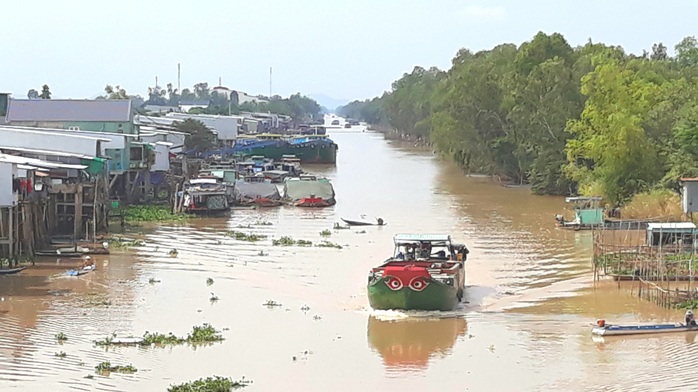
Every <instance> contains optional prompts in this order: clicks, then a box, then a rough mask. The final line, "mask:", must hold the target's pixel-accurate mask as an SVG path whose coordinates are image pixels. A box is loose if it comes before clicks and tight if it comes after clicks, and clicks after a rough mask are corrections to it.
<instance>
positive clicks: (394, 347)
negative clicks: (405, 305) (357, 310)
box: [368, 316, 467, 372]
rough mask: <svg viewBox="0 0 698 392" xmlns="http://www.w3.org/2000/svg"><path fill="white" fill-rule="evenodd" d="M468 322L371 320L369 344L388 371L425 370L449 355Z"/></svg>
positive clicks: (465, 329)
mask: <svg viewBox="0 0 698 392" xmlns="http://www.w3.org/2000/svg"><path fill="white" fill-rule="evenodd" d="M466 331H467V323H466V322H465V319H463V318H461V317H451V318H415V317H408V318H405V319H402V320H381V319H380V318H378V317H376V316H369V317H368V342H369V344H370V345H371V347H372V348H373V349H374V350H376V351H377V352H378V353H379V354H380V356H381V357H382V358H383V364H384V365H385V367H386V369H388V371H394V372H403V371H415V370H423V369H425V368H426V367H427V366H428V364H429V362H430V360H432V359H433V358H438V357H444V356H446V355H448V354H449V353H450V351H451V349H452V348H453V345H454V344H455V343H456V340H457V339H458V337H462V336H464V335H465V333H466Z"/></svg>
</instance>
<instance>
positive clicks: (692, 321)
mask: <svg viewBox="0 0 698 392" xmlns="http://www.w3.org/2000/svg"><path fill="white" fill-rule="evenodd" d="M684 320H685V321H686V326H687V327H695V326H696V318H695V316H694V315H693V312H692V311H691V309H688V310H687V311H686V317H684Z"/></svg>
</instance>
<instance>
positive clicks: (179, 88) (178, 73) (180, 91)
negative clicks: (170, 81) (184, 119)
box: [177, 63, 182, 94]
mask: <svg viewBox="0 0 698 392" xmlns="http://www.w3.org/2000/svg"><path fill="white" fill-rule="evenodd" d="M180 76H181V68H180V63H177V92H178V93H179V94H182V86H180V85H179V82H180Z"/></svg>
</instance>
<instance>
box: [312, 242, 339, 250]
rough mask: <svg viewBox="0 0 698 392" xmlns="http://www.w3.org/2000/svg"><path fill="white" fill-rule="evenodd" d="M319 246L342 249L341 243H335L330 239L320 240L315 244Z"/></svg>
mask: <svg viewBox="0 0 698 392" xmlns="http://www.w3.org/2000/svg"><path fill="white" fill-rule="evenodd" d="M315 246H317V247H320V248H335V249H342V245H339V244H335V243H334V242H330V241H322V242H320V243H319V244H317V245H315Z"/></svg>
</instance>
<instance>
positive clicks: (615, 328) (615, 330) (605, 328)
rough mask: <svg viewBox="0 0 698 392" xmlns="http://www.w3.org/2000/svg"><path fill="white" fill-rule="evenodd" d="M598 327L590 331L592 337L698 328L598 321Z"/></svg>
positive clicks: (693, 328) (684, 325) (695, 328)
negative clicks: (617, 323)
mask: <svg viewBox="0 0 698 392" xmlns="http://www.w3.org/2000/svg"><path fill="white" fill-rule="evenodd" d="M598 324H599V325H598V326H596V327H594V328H592V329H591V333H592V334H593V335H598V336H618V335H648V334H657V333H669V332H689V331H694V332H695V331H698V326H688V325H686V324H681V323H676V324H650V325H610V324H605V322H603V320H599V322H598Z"/></svg>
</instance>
